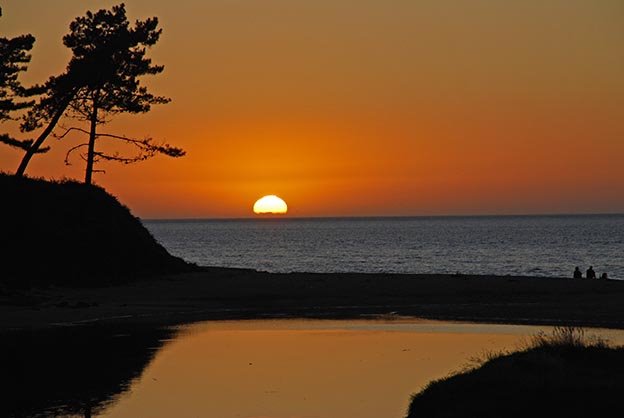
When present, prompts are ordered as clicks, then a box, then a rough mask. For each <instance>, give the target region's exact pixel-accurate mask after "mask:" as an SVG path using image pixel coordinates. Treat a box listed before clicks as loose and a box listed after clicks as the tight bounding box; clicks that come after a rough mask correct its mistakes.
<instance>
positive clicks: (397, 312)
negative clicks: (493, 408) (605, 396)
mask: <svg viewBox="0 0 624 418" xmlns="http://www.w3.org/2000/svg"><path fill="white" fill-rule="evenodd" d="M380 315H381V316H384V317H398V316H415V317H421V318H428V319H441V320H454V321H471V322H487V323H508V324H536V325H537V324H539V325H577V326H586V327H602V328H617V329H624V281H616V280H587V279H570V278H543V277H512V276H469V275H392V274H311V273H291V274H274V273H262V272H256V271H251V270H240V269H225V268H209V267H207V268H204V269H203V271H201V272H197V273H188V274H181V275H175V276H168V277H159V278H145V279H142V280H138V281H135V282H133V283H130V284H124V285H116V286H107V287H98V288H81V289H77V288H55V287H36V286H34V287H32V288H31V289H29V290H19V291H16V290H7V289H0V330H9V329H22V328H34V329H36V328H49V327H56V326H66V325H72V324H79V323H88V322H106V323H114V322H124V323H131V324H151V325H176V324H182V323H190V322H196V321H203V320H217V319H258V318H328V319H329V318H332V319H343V318H369V317H373V316H380Z"/></svg>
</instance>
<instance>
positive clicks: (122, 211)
mask: <svg viewBox="0 0 624 418" xmlns="http://www.w3.org/2000/svg"><path fill="white" fill-rule="evenodd" d="M0 194H1V195H2V197H3V199H2V201H3V203H2V205H0V220H1V222H2V223H1V231H2V242H3V248H2V266H1V269H2V274H1V275H0V284H2V285H4V286H8V287H24V286H28V285H30V284H33V283H43V284H45V283H54V284H72V285H80V286H93V285H99V284H102V283H109V282H111V281H112V282H115V281H127V280H129V279H132V278H135V277H140V276H146V275H155V274H164V273H176V272H183V271H190V270H191V269H192V266H189V265H188V264H187V263H186V262H184V261H183V260H182V259H180V258H177V257H173V256H171V255H170V254H169V253H168V252H167V251H166V250H165V249H164V248H163V247H162V246H161V245H160V244H158V243H157V242H156V240H155V239H154V238H153V237H152V236H151V235H150V233H149V232H148V231H147V229H145V227H144V226H143V225H142V224H141V222H140V221H139V219H138V218H136V217H134V216H133V215H132V214H131V213H130V211H129V210H128V208H127V207H125V206H123V205H122V204H120V203H119V202H118V201H117V199H116V198H115V197H113V196H111V195H110V194H108V193H106V191H104V189H102V188H100V187H96V186H90V185H85V184H80V183H76V182H73V181H61V182H50V181H44V180H35V179H28V178H20V177H16V176H12V175H7V174H0Z"/></svg>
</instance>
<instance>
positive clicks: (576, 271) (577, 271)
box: [574, 266, 583, 279]
mask: <svg viewBox="0 0 624 418" xmlns="http://www.w3.org/2000/svg"><path fill="white" fill-rule="evenodd" d="M574 278H575V279H581V278H583V273H581V270H580V269H579V268H578V266H577V267H576V268H575V269H574Z"/></svg>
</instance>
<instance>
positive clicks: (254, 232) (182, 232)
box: [143, 215, 624, 279]
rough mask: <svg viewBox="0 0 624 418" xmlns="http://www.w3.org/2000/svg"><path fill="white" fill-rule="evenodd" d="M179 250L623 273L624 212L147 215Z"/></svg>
mask: <svg viewBox="0 0 624 418" xmlns="http://www.w3.org/2000/svg"><path fill="white" fill-rule="evenodd" d="M143 223H144V225H145V226H146V227H147V228H148V229H149V230H150V232H151V233H152V234H153V235H154V237H155V238H156V239H157V240H158V241H159V242H160V243H161V244H162V245H163V246H164V247H165V248H167V250H169V251H170V252H171V253H172V254H174V255H177V256H179V257H182V258H184V259H185V260H187V261H191V262H194V263H197V264H199V265H205V266H222V267H241V268H250V269H255V270H260V271H268V272H318V273H331V272H364V273H377V272H384V273H462V274H496V275H530V276H544V277H571V276H572V271H573V270H574V267H575V266H579V267H580V268H581V270H582V271H583V276H585V270H586V269H587V267H589V266H590V265H593V266H594V270H595V271H596V274H597V275H598V276H599V275H600V274H602V273H603V272H607V273H608V275H609V278H614V279H624V215H562V216H474V217H401V218H299V219H290V218H278V219H275V218H273V219H225V220H223V219H219V220H214V219H205V220H203V219H202V220H143Z"/></svg>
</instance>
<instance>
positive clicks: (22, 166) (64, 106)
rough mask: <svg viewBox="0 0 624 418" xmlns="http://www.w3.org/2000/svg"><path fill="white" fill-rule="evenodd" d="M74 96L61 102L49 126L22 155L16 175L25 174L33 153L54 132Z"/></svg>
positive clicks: (71, 95)
mask: <svg viewBox="0 0 624 418" xmlns="http://www.w3.org/2000/svg"><path fill="white" fill-rule="evenodd" d="M73 97H74V95H73V93H72V94H70V95H69V96H68V97H67V98H66V99H65V100H64V101H63V102H62V103H61V106H60V107H59V108H58V110H57V111H56V113H54V116H52V119H51V120H50V122H49V123H48V126H46V128H45V129H44V130H43V132H41V135H39V137H38V138H37V140H36V141H35V142H34V143H33V144H32V145H31V146H30V147H29V148H28V149H27V150H26V154H24V157H22V161H21V162H20V165H19V167H18V168H17V171H16V172H15V175H16V176H17V177H23V176H24V172H26V167H28V163H29V162H30V159H31V158H32V157H33V155H35V154H36V153H37V150H39V148H41V145H43V142H44V141H45V140H46V139H47V138H48V136H49V135H50V134H51V133H52V131H53V130H54V128H55V127H56V124H57V123H58V121H59V119H61V116H63V113H65V109H67V106H69V103H70V102H71V100H72V99H73Z"/></svg>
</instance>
